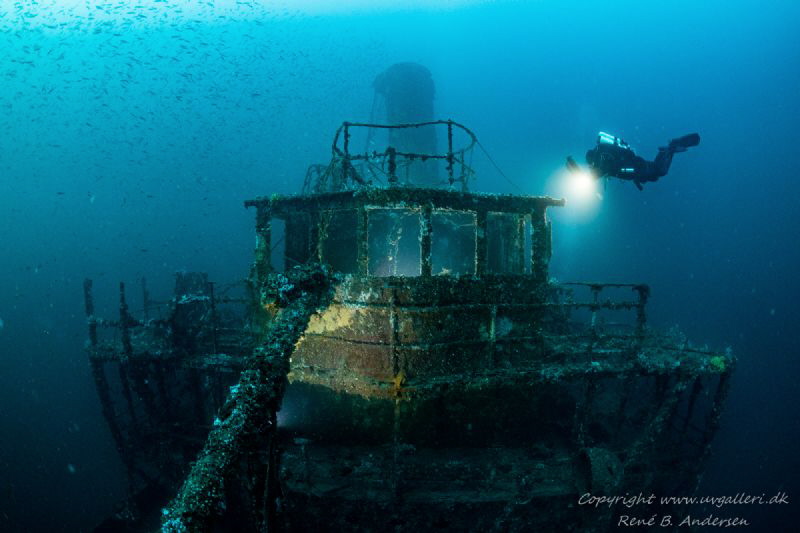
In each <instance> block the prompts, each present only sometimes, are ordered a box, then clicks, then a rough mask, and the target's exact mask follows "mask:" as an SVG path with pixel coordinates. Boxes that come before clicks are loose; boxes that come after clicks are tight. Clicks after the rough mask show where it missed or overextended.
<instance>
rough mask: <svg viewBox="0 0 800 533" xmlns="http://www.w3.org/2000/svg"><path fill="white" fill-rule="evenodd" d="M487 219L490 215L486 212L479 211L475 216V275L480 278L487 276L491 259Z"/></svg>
mask: <svg viewBox="0 0 800 533" xmlns="http://www.w3.org/2000/svg"><path fill="white" fill-rule="evenodd" d="M487 217H488V213H487V212H486V211H484V210H480V211H477V213H476V216H475V275H476V276H478V277H480V276H483V275H484V274H486V264H487V262H488V259H489V248H488V246H487V244H488V241H487V239H486V226H487V220H486V219H487Z"/></svg>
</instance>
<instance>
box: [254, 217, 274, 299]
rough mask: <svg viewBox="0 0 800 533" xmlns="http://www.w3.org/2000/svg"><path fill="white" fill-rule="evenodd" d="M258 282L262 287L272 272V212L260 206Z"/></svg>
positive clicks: (257, 260) (257, 237) (256, 258)
mask: <svg viewBox="0 0 800 533" xmlns="http://www.w3.org/2000/svg"><path fill="white" fill-rule="evenodd" d="M255 256H256V257H255V270H256V282H257V284H258V286H261V285H262V284H263V283H264V281H265V280H266V278H267V275H268V274H269V273H270V272H272V257H271V256H272V222H271V212H270V209H269V207H267V206H266V205H263V204H261V205H259V206H258V208H257V211H256V252H255Z"/></svg>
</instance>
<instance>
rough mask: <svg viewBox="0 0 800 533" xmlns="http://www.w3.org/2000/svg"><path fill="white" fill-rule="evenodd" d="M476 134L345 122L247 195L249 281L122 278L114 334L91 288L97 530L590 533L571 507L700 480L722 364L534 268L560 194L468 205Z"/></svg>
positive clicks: (597, 523) (589, 522)
mask: <svg viewBox="0 0 800 533" xmlns="http://www.w3.org/2000/svg"><path fill="white" fill-rule="evenodd" d="M412 118H413V117H412ZM422 131H425V132H426V133H425V134H424V136H422V137H420V136H416V135H415V132H422ZM387 133H388V134H387ZM382 134H386V135H382ZM364 137H366V138H367V140H368V142H367V143H365V146H367V149H365V150H363V151H361V150H354V148H353V147H354V146H355V145H356V139H364ZM378 138H381V139H384V138H385V139H386V142H385V144H384V145H381V147H380V148H376V146H379V145H380V143H379V142H378V141H376V139H378ZM420 139H422V140H420ZM460 141H463V142H460ZM390 143H391V144H390ZM414 143H417V144H416V145H415V144H414ZM475 144H476V137H475V136H474V134H473V133H472V132H471V131H470V130H469V129H467V128H465V127H464V126H462V125H461V124H459V123H456V122H454V121H450V120H445V121H436V120H422V121H412V122H409V123H399V122H398V121H397V120H393V121H390V123H388V124H377V123H344V124H343V125H342V126H341V128H340V129H339V130H338V131H337V132H336V135H335V138H334V142H333V146H332V160H331V162H330V163H329V164H328V165H323V166H314V167H312V168H311V169H310V170H309V173H308V176H307V180H306V184H305V186H304V191H303V193H302V194H299V195H296V196H276V195H273V196H264V197H259V198H255V199H253V200H248V201H246V202H245V206H246V207H247V208H250V209H253V210H254V212H255V235H256V247H255V258H254V261H253V264H252V269H251V271H250V274H249V276H248V277H247V279H246V280H245V281H243V282H242V283H240V284H233V285H230V286H221V285H218V284H216V283H212V282H211V281H209V280H208V278H207V276H206V275H205V274H201V273H180V274H178V275H177V278H176V285H175V293H174V294H173V295H172V296H171V298H169V299H166V300H162V301H156V300H153V299H151V297H150V295H149V293H148V290H147V287H146V285H145V284H144V283H143V284H142V286H141V296H140V297H137V298H136V300H137V305H136V307H137V310H136V311H132V310H131V307H130V304H129V301H130V300H131V296H130V294H128V292H130V291H126V286H125V285H124V284H120V293H119V316H118V317H116V318H114V319H113V320H112V319H103V318H100V317H98V316H96V315H95V311H94V303H93V298H92V282H91V281H89V280H87V281H86V283H85V286H84V288H85V306H86V315H87V319H88V329H89V341H88V344H87V346H88V354H89V361H90V363H91V368H92V371H93V375H94V380H95V383H96V386H97V391H98V395H99V398H100V402H101V404H102V409H103V414H104V416H105V418H106V420H107V423H108V426H109V429H110V432H111V434H112V436H113V438H114V440H115V442H116V446H117V448H118V450H119V453H120V457H121V459H122V463H123V464H124V466H125V469H126V471H127V475H128V480H129V488H130V497H129V498H128V499H127V500H126V501H125V502H123V504H121V505H120V507H119V509H118V511H117V512H116V513H115V514H114V516H111V517H109V519H108V520H107V521H106V522H104V523H103V524H101V525H100V526H99V527H98V528H97V530H96V531H155V530H157V529H161V530H162V531H170V532H179V531H242V532H248V531H252V532H256V531H261V532H263V531H385V530H393V531H440V530H443V531H606V530H610V529H613V528H614V526H615V524H616V522H615V511H616V510H615V509H613V508H599V509H598V508H595V507H591V506H581V505H578V500H579V498H580V496H581V495H582V494H587V493H590V494H625V493H639V492H645V493H647V492H660V493H669V494H682V493H690V492H692V491H693V490H694V489H695V488H696V486H697V484H698V482H699V479H700V475H701V472H702V468H703V464H704V461H705V459H706V457H707V456H708V454H709V452H710V449H711V442H712V439H713V436H714V433H715V431H716V429H717V427H718V424H719V418H720V413H721V409H722V405H723V403H724V400H725V396H726V393H727V389H728V383H729V378H730V375H731V372H732V370H733V367H734V358H733V356H732V355H731V354H730V353H725V352H715V351H709V350H706V349H698V348H695V347H693V346H692V345H691V344H690V343H688V342H687V341H686V340H685V339H681V338H677V337H676V336H675V335H674V334H664V333H659V332H657V331H654V330H653V329H652V328H651V327H649V326H648V323H647V303H648V298H649V296H650V289H649V288H648V286H647V285H645V284H643V283H632V284H619V283H600V282H595V281H590V282H577V283H558V282H555V281H554V280H552V279H551V278H550V276H549V262H550V257H551V250H552V246H551V239H552V230H551V224H550V222H549V220H548V210H550V209H559V208H561V206H563V205H564V201H563V200H560V199H554V198H549V197H540V196H521V195H495V194H483V193H477V192H472V191H471V190H470V189H471V182H472V181H474V173H473V171H472V169H471V167H470V154H471V151H472V150H473V149H474V147H475ZM439 145H440V146H443V148H442V149H441V150H438V149H437V146H439ZM415 146H416V148H415ZM420 146H423V147H424V151H415V150H420V148H419V147H420Z"/></svg>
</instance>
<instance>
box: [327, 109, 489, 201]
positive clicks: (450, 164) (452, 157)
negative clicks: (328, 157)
mask: <svg viewBox="0 0 800 533" xmlns="http://www.w3.org/2000/svg"><path fill="white" fill-rule="evenodd" d="M437 125H446V126H447V152H446V153H444V154H422V153H414V152H398V151H397V149H396V148H394V147H392V146H389V147H387V148H386V150H384V151H383V152H377V151H373V152H372V153H370V152H364V153H358V154H353V153H351V152H350V128H377V129H406V128H421V127H425V126H437ZM453 128H458V129H460V130H461V131H463V132H464V133H466V134H467V136H469V139H470V142H469V144H467V146H465V147H463V148H460V149H458V150H453ZM342 133H343V134H344V140H343V145H342V147H341V148H340V147H339V137H340V136H341V135H342ZM477 143H478V138H477V137H476V136H475V133H473V132H472V130H470V129H469V128H467V127H466V126H464V125H463V124H460V123H458V122H455V121H453V120H433V121H428V122H414V123H407V124H371V123H366V122H343V123H342V125H341V126H339V128H338V129H337V130H336V134H335V135H334V137H333V143H332V146H331V150H332V151H333V155H334V158H335V157H336V156H338V157H341V158H343V159H344V160H345V165H344V169H343V170H344V173H345V180H347V179H348V178H350V177H352V178H353V179H354V180H356V181H360V180H359V179H358V176H356V175H355V173H352V174H353V175H352V176H351V168H350V167H351V164H350V163H351V162H352V161H369V160H370V159H373V158H375V157H379V156H385V157H388V159H389V183H390V184H392V185H394V184H395V183H397V175H396V173H395V171H396V169H397V158H403V159H406V160H409V161H413V160H415V159H421V160H422V161H425V160H427V159H443V160H445V161H447V174H448V181H449V182H450V185H453V183H455V181H456V179H455V176H454V163H455V162H456V161H458V162H460V163H461V165H462V168H464V169H465V168H467V165H466V163H465V162H464V154H465V153H466V152H467V151H469V150H472V149H473V148H474V147H475V145H476V144H477ZM461 178H462V179H461V181H462V183H463V186H464V187H466V176H462V177H461Z"/></svg>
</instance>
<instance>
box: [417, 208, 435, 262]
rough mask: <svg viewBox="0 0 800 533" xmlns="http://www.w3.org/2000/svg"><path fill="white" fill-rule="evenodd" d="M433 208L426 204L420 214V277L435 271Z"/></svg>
mask: <svg viewBox="0 0 800 533" xmlns="http://www.w3.org/2000/svg"><path fill="white" fill-rule="evenodd" d="M432 219H433V206H431V205H430V204H426V205H423V206H422V210H421V212H420V228H419V230H420V234H419V255H420V275H422V276H430V275H431V274H432V270H433V263H432V260H431V240H432V235H433V220H432Z"/></svg>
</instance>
